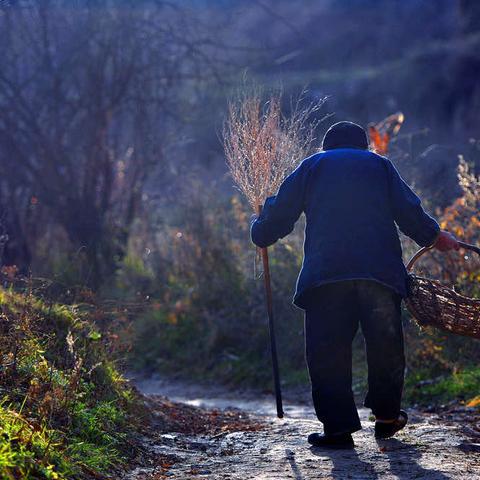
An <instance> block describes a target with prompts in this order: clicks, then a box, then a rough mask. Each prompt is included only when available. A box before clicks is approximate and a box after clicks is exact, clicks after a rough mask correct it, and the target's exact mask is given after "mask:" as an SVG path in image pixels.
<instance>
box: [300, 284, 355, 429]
mask: <svg viewBox="0 0 480 480" xmlns="http://www.w3.org/2000/svg"><path fill="white" fill-rule="evenodd" d="M352 293H353V290H352V284H351V283H350V282H338V283H332V284H328V285H324V286H321V287H318V288H316V289H315V290H313V291H312V293H311V294H310V296H309V301H308V305H307V309H306V312H305V343H306V358H307V365H308V371H309V374H310V380H311V384H312V398H313V404H314V407H315V412H316V414H317V417H318V419H319V420H320V421H321V422H322V423H323V426H324V432H325V434H327V435H331V434H336V433H346V432H355V431H357V430H359V429H360V428H361V424H360V420H359V418H358V412H357V409H356V406H355V402H354V398H353V392H352V340H353V337H354V336H355V332H356V331H357V329H358V320H357V318H356V316H355V304H354V303H355V299H354V298H352Z"/></svg>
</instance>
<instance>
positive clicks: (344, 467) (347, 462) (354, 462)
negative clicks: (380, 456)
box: [310, 447, 381, 480]
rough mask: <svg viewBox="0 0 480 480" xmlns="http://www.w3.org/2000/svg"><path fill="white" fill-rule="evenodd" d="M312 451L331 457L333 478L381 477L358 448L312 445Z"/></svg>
mask: <svg viewBox="0 0 480 480" xmlns="http://www.w3.org/2000/svg"><path fill="white" fill-rule="evenodd" d="M310 451H311V452H312V453H313V455H315V456H317V457H329V458H330V460H331V461H332V463H333V467H332V471H331V473H330V475H331V477H332V478H338V479H341V480H345V478H353V479H354V478H359V479H360V478H362V479H367V478H368V479H369V480H370V479H372V480H375V479H377V478H381V477H380V476H379V475H378V473H377V472H376V471H375V466H374V464H372V463H369V462H364V461H363V460H361V459H360V457H359V456H358V453H357V451H356V450H328V449H322V448H318V447H310Z"/></svg>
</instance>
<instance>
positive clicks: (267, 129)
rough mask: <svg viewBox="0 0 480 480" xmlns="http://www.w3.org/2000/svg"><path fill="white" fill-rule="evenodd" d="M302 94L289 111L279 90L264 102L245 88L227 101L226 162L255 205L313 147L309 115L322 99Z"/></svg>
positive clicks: (238, 184) (236, 180)
mask: <svg viewBox="0 0 480 480" xmlns="http://www.w3.org/2000/svg"><path fill="white" fill-rule="evenodd" d="M303 99H304V95H302V96H300V97H299V98H298V100H297V101H296V102H295V103H294V104H293V105H292V111H291V114H290V115H289V116H288V117H287V116H285V115H283V113H282V110H281V96H280V95H271V96H270V98H269V100H268V101H266V102H264V101H263V100H262V97H261V94H260V93H259V92H258V91H254V92H253V93H252V94H247V93H244V94H241V95H239V97H238V98H237V99H236V100H233V101H231V102H230V103H229V108H228V118H227V120H226V122H225V125H224V129H223V141H224V147H225V154H226V159H227V165H228V167H229V170H230V173H231V175H232V178H233V180H234V181H235V183H236V184H237V186H238V188H239V190H240V191H241V192H242V193H243V194H244V195H245V196H246V198H247V200H248V202H249V203H250V205H251V206H252V208H253V209H254V210H257V209H258V206H259V205H262V204H263V202H264V200H265V198H266V197H268V196H270V195H272V194H274V193H276V192H277V190H278V188H279V186H280V184H281V183H282V181H283V179H284V178H285V176H286V175H288V174H289V173H290V172H291V171H292V170H293V169H294V168H295V166H296V165H297V164H298V163H299V162H300V161H301V160H302V159H303V158H304V157H305V156H306V155H307V154H308V153H309V152H310V151H311V149H312V144H313V142H314V140H315V129H316V127H317V125H318V123H319V122H320V121H321V120H313V121H310V120H311V118H312V117H313V114H315V113H316V112H317V111H318V110H319V109H320V107H321V106H322V105H323V103H324V99H322V100H320V101H317V102H311V103H310V104H308V105H306V106H305V105H303Z"/></svg>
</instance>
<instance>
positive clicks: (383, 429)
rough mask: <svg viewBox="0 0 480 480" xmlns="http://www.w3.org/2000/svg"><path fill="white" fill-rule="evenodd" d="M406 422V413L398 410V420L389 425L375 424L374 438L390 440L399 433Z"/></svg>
mask: <svg viewBox="0 0 480 480" xmlns="http://www.w3.org/2000/svg"><path fill="white" fill-rule="evenodd" d="M407 422H408V415H407V412H404V411H403V410H400V415H399V416H398V418H397V419H396V420H395V421H393V422H391V423H384V422H375V438H390V437H393V436H394V435H395V434H396V433H397V432H398V431H400V430H401V429H402V428H403V427H405V425H406V424H407Z"/></svg>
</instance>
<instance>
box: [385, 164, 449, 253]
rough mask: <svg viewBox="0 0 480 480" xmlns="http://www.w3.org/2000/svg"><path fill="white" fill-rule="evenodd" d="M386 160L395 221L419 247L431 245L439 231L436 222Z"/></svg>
mask: <svg viewBox="0 0 480 480" xmlns="http://www.w3.org/2000/svg"><path fill="white" fill-rule="evenodd" d="M386 161H387V168H388V175H389V186H390V201H391V205H392V211H393V215H394V219H395V223H396V224H397V225H398V227H399V228H400V230H401V231H402V232H403V233H404V234H405V235H407V236H408V237H410V238H411V239H412V240H414V241H415V242H416V243H418V245H420V246H421V247H427V246H430V245H433V243H435V240H436V239H437V237H438V235H439V233H440V227H439V225H438V223H437V222H436V221H435V220H434V219H433V218H432V217H431V216H430V215H428V214H427V213H426V212H425V210H424V209H423V208H422V204H421V201H420V199H419V198H418V197H417V195H415V193H414V192H413V190H412V189H411V188H410V187H409V186H408V185H407V183H406V182H405V181H404V180H403V178H402V177H401V176H400V174H399V173H398V171H397V169H396V168H395V167H394V165H393V164H392V162H390V160H386Z"/></svg>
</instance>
